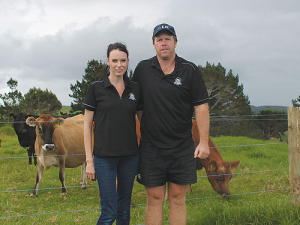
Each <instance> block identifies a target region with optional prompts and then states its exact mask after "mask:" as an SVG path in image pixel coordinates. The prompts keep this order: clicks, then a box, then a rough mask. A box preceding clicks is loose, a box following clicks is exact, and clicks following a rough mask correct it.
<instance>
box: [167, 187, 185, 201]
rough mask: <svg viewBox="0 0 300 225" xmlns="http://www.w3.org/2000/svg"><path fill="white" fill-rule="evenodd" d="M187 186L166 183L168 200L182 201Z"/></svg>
mask: <svg viewBox="0 0 300 225" xmlns="http://www.w3.org/2000/svg"><path fill="white" fill-rule="evenodd" d="M187 187H188V185H179V184H174V183H169V185H168V195H169V200H170V201H176V202H178V203H180V202H184V201H185V194H186V190H187Z"/></svg>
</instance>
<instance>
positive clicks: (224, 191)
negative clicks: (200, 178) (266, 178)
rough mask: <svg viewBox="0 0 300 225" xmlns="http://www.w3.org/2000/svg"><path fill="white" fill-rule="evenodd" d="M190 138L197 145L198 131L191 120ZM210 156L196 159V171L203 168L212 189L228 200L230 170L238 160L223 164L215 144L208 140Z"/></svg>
mask: <svg viewBox="0 0 300 225" xmlns="http://www.w3.org/2000/svg"><path fill="white" fill-rule="evenodd" d="M192 136H193V140H194V142H195V146H197V145H198V144H199V141H200V140H199V138H200V137H199V131H198V128H197V124H196V121H195V120H193V127H192ZM208 144H209V150H210V155H209V156H208V157H207V158H206V159H199V158H197V166H196V169H197V170H200V169H202V168H203V167H204V168H205V171H206V174H207V178H208V180H209V182H210V184H211V186H212V187H213V189H214V190H215V191H216V192H217V193H218V194H219V195H220V196H222V197H225V198H227V199H228V198H229V197H230V192H229V181H230V179H231V177H232V170H234V169H235V168H236V167H237V166H238V165H239V164H240V160H237V161H234V162H225V161H224V160H223V158H222V156H221V153H220V152H219V150H218V148H217V146H216V145H215V143H214V142H213V141H212V140H211V139H210V138H209V142H208Z"/></svg>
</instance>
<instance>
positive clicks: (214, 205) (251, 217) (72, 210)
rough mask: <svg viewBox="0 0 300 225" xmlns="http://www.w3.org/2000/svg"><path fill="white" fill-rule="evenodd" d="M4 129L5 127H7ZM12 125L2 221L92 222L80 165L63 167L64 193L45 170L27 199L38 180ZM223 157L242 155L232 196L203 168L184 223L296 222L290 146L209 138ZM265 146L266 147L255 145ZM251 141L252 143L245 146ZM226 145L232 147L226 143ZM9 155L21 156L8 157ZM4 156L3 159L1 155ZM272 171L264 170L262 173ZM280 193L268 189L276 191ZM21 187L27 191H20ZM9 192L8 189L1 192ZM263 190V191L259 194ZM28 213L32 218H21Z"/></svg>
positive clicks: (53, 173)
mask: <svg viewBox="0 0 300 225" xmlns="http://www.w3.org/2000/svg"><path fill="white" fill-rule="evenodd" d="M7 129H8V130H7ZM9 129H10V128H3V127H2V128H1V129H0V138H1V139H2V147H1V148H0V158H1V159H0V165H1V167H0V168H1V176H0V199H1V200H0V217H11V218H4V219H3V218H2V219H0V224H4V223H5V224H95V223H96V221H97V218H98V216H99V213H100V211H99V209H98V208H99V197H98V188H97V186H96V182H92V181H90V180H89V181H88V182H89V185H95V186H91V187H88V188H87V189H86V190H82V189H81V188H79V187H72V186H79V180H80V168H76V169H66V185H67V186H68V187H69V188H68V196H62V195H61V189H59V188H58V189H46V188H54V187H60V186H61V184H60V181H59V179H58V168H55V167H52V168H50V169H49V170H47V171H44V174H43V179H42V181H41V183H40V189H42V190H40V191H39V192H38V197H35V198H30V197H29V195H30V192H31V191H30V190H29V189H32V188H33V187H34V184H35V178H36V168H35V166H32V165H28V159H27V157H26V156H27V152H26V150H25V149H22V148H21V147H20V146H19V144H18V140H17V137H16V136H15V135H8V134H10V133H9ZM213 140H214V142H215V143H216V145H217V146H220V147H219V150H220V152H221V154H222V156H223V158H224V160H226V161H235V160H238V159H240V160H241V163H240V165H239V166H238V167H237V169H236V170H234V171H233V172H234V173H236V174H234V176H233V178H232V180H231V181H230V191H231V193H232V196H231V198H230V200H228V201H227V200H224V199H222V198H219V197H218V196H217V194H216V192H215V191H214V190H213V189H212V187H211V186H210V184H209V182H208V180H207V178H206V177H201V176H205V175H206V174H205V172H204V171H199V172H198V175H199V176H200V177H199V178H198V183H197V184H195V185H193V186H192V188H193V194H190V193H188V194H187V201H186V203H187V212H188V216H187V217H188V220H187V224H191V225H197V224H249V225H250V224H289V225H290V224H299V223H300V219H299V218H300V212H299V208H292V207H291V202H290V193H289V191H288V190H287V189H288V188H289V180H288V179H289V177H288V166H289V165H288V145H287V144H284V143H280V142H275V143H276V144H270V143H274V141H273V142H271V141H261V140H255V139H249V138H246V137H223V136H222V137H218V138H213ZM254 144H269V145H254ZM245 145H250V146H245ZM228 146H230V147H228ZM7 157H21V158H13V159H7ZM3 158H4V159H3ZM265 170H272V171H267V172H260V171H265ZM277 189H279V191H267V190H277ZM20 190H25V191H20ZM3 191H10V192H3ZM263 191H267V192H263ZM133 202H134V203H135V204H136V206H135V207H134V208H132V210H131V218H132V219H131V224H143V220H144V215H145V208H146V205H145V203H146V195H145V191H144V187H143V186H142V185H140V184H138V183H135V184H134V189H133ZM168 208H169V205H168V202H166V203H165V205H164V218H163V220H164V221H166V223H164V224H168V222H167V221H168ZM22 215H32V216H22Z"/></svg>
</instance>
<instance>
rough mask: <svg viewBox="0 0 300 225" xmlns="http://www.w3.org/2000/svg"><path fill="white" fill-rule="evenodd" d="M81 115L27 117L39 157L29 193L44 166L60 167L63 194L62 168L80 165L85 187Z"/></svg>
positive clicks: (40, 175)
mask: <svg viewBox="0 0 300 225" xmlns="http://www.w3.org/2000/svg"><path fill="white" fill-rule="evenodd" d="M83 120H84V117H83V115H82V114H80V115H77V116H74V117H70V118H67V119H62V118H52V117H51V116H50V115H47V114H45V115H41V116H40V117H39V118H37V119H35V118H34V117H29V118H27V120H26V123H27V124H28V125H29V126H35V127H36V128H35V131H36V141H35V150H36V155H37V157H38V163H37V177H36V184H35V187H34V190H33V191H32V193H31V195H30V196H36V195H37V193H38V187H39V183H40V181H41V179H42V175H43V171H44V168H45V169H46V170H47V169H49V168H50V167H51V166H58V167H59V179H60V181H61V184H62V193H63V195H66V194H67V190H66V186H65V168H75V167H78V166H81V180H80V182H81V184H82V188H86V184H87V181H86V173H85V168H86V163H85V151H84V142H83Z"/></svg>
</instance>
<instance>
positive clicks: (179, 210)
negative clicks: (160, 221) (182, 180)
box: [168, 182, 188, 225]
mask: <svg viewBox="0 0 300 225" xmlns="http://www.w3.org/2000/svg"><path fill="white" fill-rule="evenodd" d="M187 187H188V185H179V184H174V183H172V182H169V183H168V194H169V202H170V211H169V221H170V225H185V224H186V205H185V194H186V189H187Z"/></svg>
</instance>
